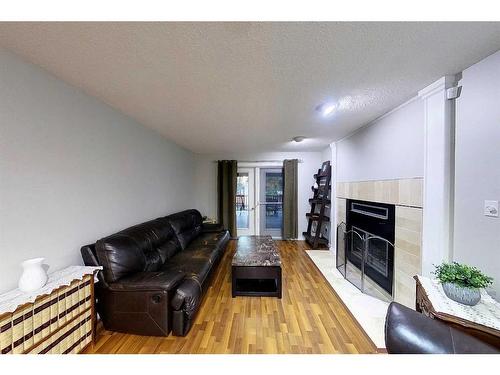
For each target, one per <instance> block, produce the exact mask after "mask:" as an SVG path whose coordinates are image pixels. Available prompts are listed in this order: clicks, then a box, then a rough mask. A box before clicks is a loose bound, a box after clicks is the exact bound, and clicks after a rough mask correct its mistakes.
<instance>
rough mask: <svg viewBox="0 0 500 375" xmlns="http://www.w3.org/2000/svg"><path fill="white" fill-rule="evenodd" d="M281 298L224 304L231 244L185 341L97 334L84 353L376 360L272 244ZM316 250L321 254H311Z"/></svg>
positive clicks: (294, 259) (317, 279)
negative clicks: (280, 277)
mask: <svg viewBox="0 0 500 375" xmlns="http://www.w3.org/2000/svg"><path fill="white" fill-rule="evenodd" d="M277 245H278V248H279V251H280V254H281V260H282V268H283V298H282V299H278V298H273V297H236V298H231V259H232V256H233V254H234V251H235V247H236V241H234V240H232V241H230V243H229V245H228V248H227V249H226V253H225V255H224V256H223V258H222V260H221V263H220V264H219V266H218V269H217V270H216V274H215V275H214V277H213V279H212V281H211V287H210V289H209V290H208V292H207V294H206V296H205V298H204V300H203V302H202V306H201V309H200V311H199V313H198V315H197V317H196V320H195V323H194V325H193V327H192V328H191V331H190V332H189V333H188V335H187V336H186V337H175V336H172V335H170V336H169V337H147V336H137V335H130V334H123V333H116V332H108V331H104V330H101V331H100V333H99V336H98V339H97V341H96V344H95V345H94V346H91V347H89V348H88V349H87V350H86V353H117V354H118V353H163V354H167V353H171V354H173V353H197V354H201V353H212V354H215V353H217V354H231V353H238V354H239V353H266V354H276V353H284V354H291V353H303V354H304V353H318V354H320V353H375V352H376V348H375V346H374V344H373V343H372V342H371V341H370V340H369V338H368V337H367V336H366V334H365V333H364V331H363V330H362V329H361V328H360V326H359V325H358V323H357V322H356V321H355V320H354V319H353V317H352V316H351V315H350V313H349V311H348V310H347V309H346V307H345V306H344V305H343V303H342V301H341V300H340V298H339V297H338V296H337V295H336V293H335V292H334V291H333V289H332V288H331V286H330V285H329V284H328V282H327V281H326V280H325V279H324V277H323V275H322V274H321V273H320V272H319V270H318V269H317V268H316V266H315V265H314V263H313V262H312V261H311V260H310V258H309V257H308V255H307V254H306V253H305V251H304V250H308V249H309V247H308V245H307V244H306V243H305V242H304V241H277ZM318 251H321V250H318Z"/></svg>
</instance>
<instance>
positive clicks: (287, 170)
mask: <svg viewBox="0 0 500 375" xmlns="http://www.w3.org/2000/svg"><path fill="white" fill-rule="evenodd" d="M298 162H299V161H298V160H297V159H291V160H285V161H283V186H284V189H283V239H284V240H287V239H292V238H298V236H299V233H298V231H299V229H298V207H297V198H298V183H297V180H298V177H297V176H298V173H297V171H298Z"/></svg>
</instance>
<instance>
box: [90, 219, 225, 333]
mask: <svg viewBox="0 0 500 375" xmlns="http://www.w3.org/2000/svg"><path fill="white" fill-rule="evenodd" d="M228 241H229V233H228V232H227V231H225V230H222V229H221V227H219V226H218V225H203V224H202V217H201V215H200V213H199V212H198V211H197V210H186V211H182V212H179V213H176V214H173V215H169V216H165V217H161V218H157V219H154V220H151V221H148V222H146V223H143V224H139V225H135V226H133V227H130V228H128V229H125V230H122V231H120V232H118V233H115V234H112V235H110V236H108V237H105V238H102V239H100V240H99V241H97V242H96V243H95V244H92V245H86V246H83V247H82V249H81V253H82V257H83V260H84V262H85V264H86V265H89V266H97V265H100V266H102V267H103V271H102V272H99V274H98V278H99V281H100V282H99V283H97V284H96V290H95V293H96V307H97V312H98V313H99V316H100V317H101V319H102V321H103V324H104V327H105V328H106V329H107V330H110V331H119V332H127V333H133V334H138V335H148V336H167V335H168V334H169V333H170V332H171V331H172V333H173V334H174V335H176V336H185V335H186V334H187V332H188V331H189V329H190V328H191V325H192V323H193V320H194V317H195V315H196V313H197V311H198V309H199V306H200V303H201V300H202V297H203V295H204V293H205V291H206V290H207V288H208V286H209V279H210V276H211V275H212V274H213V273H214V270H215V269H216V266H217V264H218V263H219V260H220V259H221V257H222V255H223V253H224V250H225V248H226V246H227V243H228Z"/></svg>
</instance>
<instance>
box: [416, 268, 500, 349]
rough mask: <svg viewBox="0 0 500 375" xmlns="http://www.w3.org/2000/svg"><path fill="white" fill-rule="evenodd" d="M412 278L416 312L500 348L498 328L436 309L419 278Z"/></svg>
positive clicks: (499, 331)
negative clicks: (414, 285)
mask: <svg viewBox="0 0 500 375" xmlns="http://www.w3.org/2000/svg"><path fill="white" fill-rule="evenodd" d="M414 279H415V281H416V288H417V291H416V292H417V296H416V302H415V308H416V310H417V311H418V312H420V313H423V314H425V315H427V316H428V317H430V318H432V319H437V320H440V321H441V322H443V323H446V324H447V325H449V326H452V327H453V328H457V329H459V330H461V331H463V332H465V333H467V334H469V335H471V336H474V337H476V338H478V339H480V340H481V341H484V342H486V343H488V344H490V345H492V346H494V347H496V348H498V349H500V330H497V329H495V328H492V327H488V326H485V325H483V324H478V323H475V322H472V321H470V320H466V319H463V318H461V317H458V316H454V315H451V314H447V313H444V312H439V311H436V310H435V309H434V306H433V305H432V302H431V299H430V298H429V296H428V293H427V292H426V290H425V288H424V286H423V285H422V283H421V282H420V280H419V278H418V277H417V276H415V277H414Z"/></svg>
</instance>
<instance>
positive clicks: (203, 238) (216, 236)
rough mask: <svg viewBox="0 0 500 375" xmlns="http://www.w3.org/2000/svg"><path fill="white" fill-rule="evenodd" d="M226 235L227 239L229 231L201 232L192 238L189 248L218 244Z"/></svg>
mask: <svg viewBox="0 0 500 375" xmlns="http://www.w3.org/2000/svg"><path fill="white" fill-rule="evenodd" d="M226 237H227V238H228V239H229V232H227V231H221V232H207V233H202V234H200V235H199V236H198V237H196V239H194V240H193V241H192V242H191V244H190V246H189V248H191V247H199V246H220V245H222V244H223V242H224V241H225V239H226Z"/></svg>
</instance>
